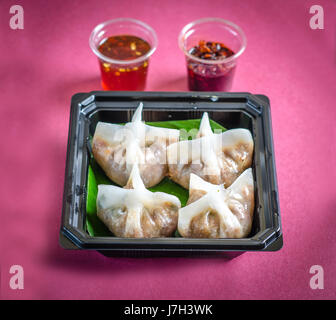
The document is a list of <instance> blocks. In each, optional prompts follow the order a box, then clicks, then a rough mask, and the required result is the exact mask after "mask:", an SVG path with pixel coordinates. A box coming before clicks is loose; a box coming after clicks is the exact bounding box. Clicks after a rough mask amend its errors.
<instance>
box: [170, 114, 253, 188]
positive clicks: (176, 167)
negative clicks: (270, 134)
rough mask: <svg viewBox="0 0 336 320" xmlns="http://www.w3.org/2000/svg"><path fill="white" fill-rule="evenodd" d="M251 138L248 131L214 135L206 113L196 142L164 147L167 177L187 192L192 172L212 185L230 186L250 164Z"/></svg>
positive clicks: (229, 131) (231, 131)
mask: <svg viewBox="0 0 336 320" xmlns="http://www.w3.org/2000/svg"><path fill="white" fill-rule="evenodd" d="M252 155H253V138H252V135H251V133H250V131H249V130H247V129H231V130H227V131H225V132H222V133H213V132H212V130H211V127H210V122H209V117H208V114H207V113H206V112H205V113H204V115H203V117H202V121H201V124H200V129H199V132H198V135H197V136H196V139H194V140H184V141H180V142H176V143H173V144H171V145H169V146H168V148H167V159H168V167H169V172H168V174H169V176H170V177H171V179H172V180H173V181H175V182H177V183H178V184H180V185H181V186H182V187H184V188H186V189H188V187H189V178H190V174H191V173H194V174H196V175H198V176H199V177H201V178H202V179H204V180H206V181H208V182H211V183H213V184H224V185H225V187H228V186H230V185H231V184H232V183H233V181H234V180H235V179H236V178H237V177H238V176H239V175H240V174H241V173H242V172H243V171H244V170H245V169H247V168H249V167H250V166H251V164H252Z"/></svg>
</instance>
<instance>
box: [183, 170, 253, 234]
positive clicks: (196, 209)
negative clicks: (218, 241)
mask: <svg viewBox="0 0 336 320" xmlns="http://www.w3.org/2000/svg"><path fill="white" fill-rule="evenodd" d="M253 211H254V183H253V175H252V169H251V168H249V169H247V170H245V171H244V172H243V173H242V174H241V175H240V176H239V177H238V178H237V180H236V181H235V182H234V183H233V184H232V185H231V186H230V187H228V188H227V189H225V188H224V186H223V185H214V184H211V183H209V182H207V181H204V180H203V179H201V178H200V177H198V176H196V175H194V174H191V175H190V189H189V199H188V203H187V206H185V207H184V208H182V209H180V210H179V217H178V231H179V233H180V234H181V235H182V236H183V237H187V238H243V237H246V236H248V234H249V233H250V231H251V227H252V219H253Z"/></svg>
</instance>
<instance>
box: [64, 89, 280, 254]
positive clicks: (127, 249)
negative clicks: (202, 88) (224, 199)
mask: <svg viewBox="0 0 336 320" xmlns="http://www.w3.org/2000/svg"><path fill="white" fill-rule="evenodd" d="M140 101H142V102H143V103H144V112H143V119H144V120H145V121H165V120H185V119H193V118H197V119H199V118H201V116H202V114H203V112H204V111H207V112H208V113H209V117H210V118H211V119H213V120H214V121H216V122H218V123H219V124H221V125H222V126H224V127H225V128H227V129H232V128H247V129H249V130H250V131H251V133H252V136H253V139H254V156H253V157H254V158H253V175H254V179H255V211H254V219H253V224H252V230H251V233H250V235H249V237H248V238H243V239H186V238H154V239H129V238H117V237H112V236H111V237H91V236H90V235H89V234H88V233H87V232H86V227H85V222H86V186H87V175H88V164H89V150H88V139H89V136H90V135H91V136H92V135H93V133H94V131H95V127H96V124H97V122H98V121H105V122H111V123H124V122H128V121H130V120H131V118H132V115H133V113H134V110H135V109H136V108H137V106H138V104H139V102H140ZM66 161H67V163H66V173H65V183H64V196H63V213H62V224H61V232H60V244H61V245H62V247H64V248H66V249H90V250H98V251H100V252H102V253H103V254H105V255H135V256H136V255H140V256H142V255H144V254H150V255H161V256H162V255H189V254H195V253H196V254H202V253H203V254H204V253H205V254H212V253H218V252H222V253H225V255H226V256H228V257H233V256H235V255H238V254H240V253H243V252H246V251H276V250H279V249H280V248H281V247H282V243H283V240H282V229H281V222H280V210H279V203H278V188H277V180H276V170H275V162H274V151H273V139H272V126H271V117H270V106H269V100H268V98H267V97H266V96H263V95H252V94H249V93H220V92H107V91H96V92H91V93H78V94H76V95H74V96H73V97H72V102H71V114H70V126H69V137H68V150H67V160H66Z"/></svg>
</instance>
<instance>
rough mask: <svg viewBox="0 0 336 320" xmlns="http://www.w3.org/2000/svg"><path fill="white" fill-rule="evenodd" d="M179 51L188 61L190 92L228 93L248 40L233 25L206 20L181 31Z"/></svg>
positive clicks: (216, 20) (219, 20) (217, 19)
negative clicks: (238, 61)
mask: <svg viewBox="0 0 336 320" xmlns="http://www.w3.org/2000/svg"><path fill="white" fill-rule="evenodd" d="M200 44H201V45H200ZM179 47H180V48H181V50H182V51H183V52H184V54H185V58H186V64H187V72H188V86H189V90H191V91H229V90H230V89H231V86H232V82H233V78H234V74H235V69H236V65H237V58H238V57H239V56H240V55H241V54H242V53H243V52H244V50H245V48H246V37H245V35H244V33H243V31H242V30H241V29H240V28H239V27H238V26H237V25H235V24H234V23H232V22H230V21H227V20H224V19H219V18H204V19H200V20H197V21H194V22H192V23H189V24H188V25H186V26H185V27H184V28H183V29H182V31H181V33H180V35H179ZM195 52H196V53H197V54H195ZM221 52H222V53H221ZM220 53H221V54H220Z"/></svg>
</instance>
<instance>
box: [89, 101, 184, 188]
mask: <svg viewBox="0 0 336 320" xmlns="http://www.w3.org/2000/svg"><path fill="white" fill-rule="evenodd" d="M141 113H142V104H140V106H139V107H138V108H137V110H136V112H135V113H134V116H133V118H132V121H131V122H129V123H127V124H126V125H124V126H123V125H118V124H111V123H104V122H98V124H97V127H96V130H95V134H94V136H93V141H92V153H93V156H94V158H95V159H96V161H97V162H98V164H99V165H100V166H101V167H102V169H103V170H104V172H105V173H106V175H107V176H108V177H109V178H110V179H111V180H112V181H113V182H115V183H117V184H118V185H120V186H124V185H125V184H126V183H127V181H128V178H129V176H130V173H131V170H132V167H133V165H134V164H138V166H139V170H140V175H141V178H142V180H143V182H144V184H145V186H146V187H151V186H154V185H156V184H158V183H159V182H160V181H161V180H162V179H163V178H164V176H165V175H166V174H167V171H168V166H167V156H166V151H167V146H168V145H169V144H171V143H174V142H177V141H178V140H179V134H180V133H179V130H174V129H166V128H156V127H152V126H148V125H146V124H144V123H143V122H142V121H141Z"/></svg>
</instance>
